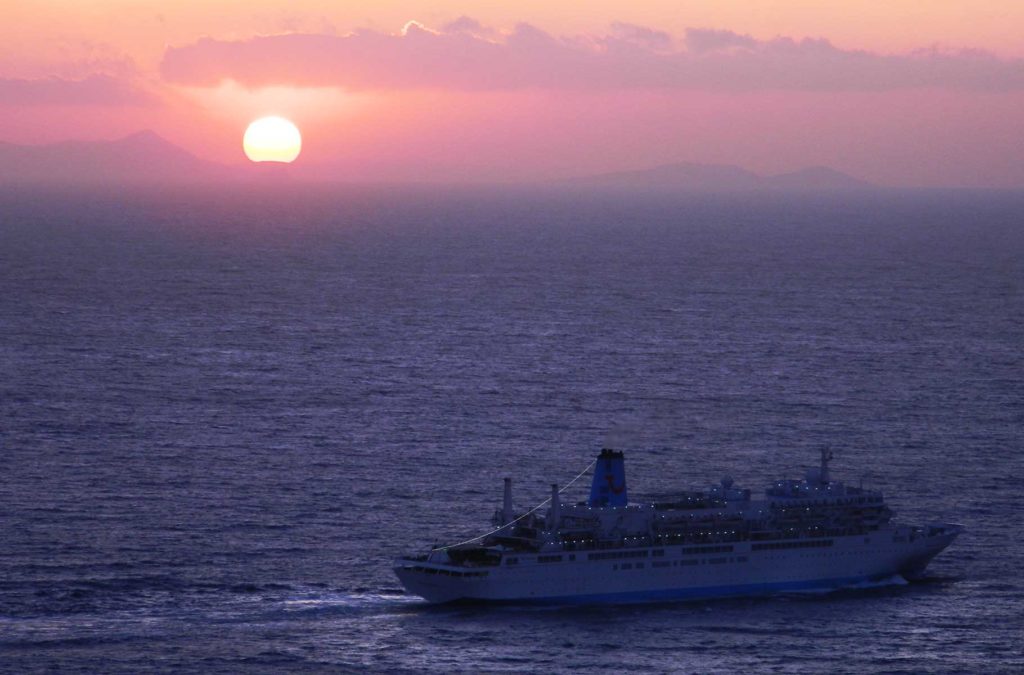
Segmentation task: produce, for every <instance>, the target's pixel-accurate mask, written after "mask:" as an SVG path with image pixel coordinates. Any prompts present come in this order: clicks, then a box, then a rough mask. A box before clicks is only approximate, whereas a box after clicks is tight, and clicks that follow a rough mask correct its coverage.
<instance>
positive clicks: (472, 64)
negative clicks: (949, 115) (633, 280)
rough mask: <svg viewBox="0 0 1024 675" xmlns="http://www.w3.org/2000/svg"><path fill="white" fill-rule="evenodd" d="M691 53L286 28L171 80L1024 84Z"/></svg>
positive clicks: (1020, 66)
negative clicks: (290, 30) (339, 33)
mask: <svg viewBox="0 0 1024 675" xmlns="http://www.w3.org/2000/svg"><path fill="white" fill-rule="evenodd" d="M684 44H685V48H676V47H675V45H674V42H673V40H672V38H671V36H669V35H668V34H666V33H664V32H662V31H657V30H654V29H650V28H644V27H641V26H633V25H630V24H622V23H619V24H615V25H613V26H612V30H611V32H610V33H609V34H608V35H601V36H582V37H574V38H561V37H555V36H553V35H551V34H549V33H546V32H544V31H542V30H540V29H538V28H536V27H534V26H531V25H529V24H519V25H518V26H516V27H515V29H514V30H513V31H512V32H510V33H505V34H499V33H497V32H495V31H492V30H490V29H487V28H485V27H483V26H481V25H480V24H479V23H478V22H476V21H474V20H473V19H470V18H467V17H462V18H459V19H457V20H456V21H454V22H452V23H451V24H449V25H447V26H445V27H444V28H443V29H441V30H439V31H434V30H430V29H427V28H425V27H423V26H421V25H420V24H417V23H410V24H408V25H407V26H406V28H405V30H403V31H402V33H401V34H390V33H381V32H376V31H367V30H364V31H358V32H355V33H351V34H349V35H343V36H333V35H315V34H290V35H273V36H264V37H253V38H250V39H247V40H239V41H228V40H213V39H208V38H207V39H203V40H200V41H198V42H196V43H194V44H191V45H186V46H182V47H172V48H169V49H168V50H167V51H166V52H165V54H164V58H163V62H162V63H161V74H162V75H163V77H164V78H165V79H167V80H168V81H171V82H175V83H179V84H187V85H194V86H215V85H217V84H219V83H220V82H221V81H223V80H227V79H230V80H235V81H237V82H239V83H241V84H243V85H245V86H249V87H262V86H269V85H275V84H285V85H295V86H337V87H343V88H346V89H352V90H375V89H376V90H381V89H415V88H442V89H456V90H469V91H472V90H514V89H524V88H549V89H562V90H573V89H575V90H609V89H707V90H742V91H750V90H802V91H876V90H893V89H909V88H923V87H933V88H951V89H969V90H985V91H1007V90H1021V89H1024V60H1021V59H1009V60H1008V59H998V58H996V57H994V56H992V55H990V54H987V53H984V52H978V51H960V52H941V51H936V50H931V51H922V52H914V53H911V54H902V55H887V54H877V53H873V52H868V51H860V50H847V49H840V48H838V47H836V46H834V45H833V44H832V43H830V42H829V41H827V40H821V39H805V40H793V39H791V38H785V37H780V38H775V39H772V40H757V39H755V38H753V37H751V36H749V35H741V34H738V33H734V32H731V31H724V30H704V29H691V30H689V31H687V34H686V39H685V42H684Z"/></svg>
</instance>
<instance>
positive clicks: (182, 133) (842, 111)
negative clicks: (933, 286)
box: [0, 0, 1024, 186]
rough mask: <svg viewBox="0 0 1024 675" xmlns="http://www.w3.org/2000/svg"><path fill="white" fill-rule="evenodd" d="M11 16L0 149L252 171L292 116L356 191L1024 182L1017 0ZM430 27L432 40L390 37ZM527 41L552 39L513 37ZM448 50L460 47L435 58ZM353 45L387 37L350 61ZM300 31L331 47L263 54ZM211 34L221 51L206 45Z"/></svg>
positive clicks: (101, 1)
mask: <svg viewBox="0 0 1024 675" xmlns="http://www.w3.org/2000/svg"><path fill="white" fill-rule="evenodd" d="M0 7H2V9H3V16H4V21H3V22H0V140H2V141H11V142H24V143H38V142H50V141H56V140H62V139H67V138H114V137H118V136H122V135H125V134H127V133H131V132H133V131H137V130H140V129H145V128H151V129H154V130H156V131H158V132H159V133H161V134H162V135H164V136H166V137H167V138H169V139H170V140H172V141H174V142H176V143H179V144H181V145H182V146H184V147H186V148H188V149H189V150H191V151H192V152H194V153H196V154H198V155H200V156H203V157H206V158H209V159H215V160H218V161H224V162H242V161H244V156H243V155H242V153H241V145H240V139H241V133H242V131H243V130H244V127H245V125H246V123H247V122H248V121H249V120H251V119H253V118H254V117H257V116H261V115H265V114H281V115H285V116H287V117H290V118H291V119H293V120H294V121H295V122H296V123H297V124H299V126H300V128H302V130H303V133H304V137H305V143H304V151H303V155H302V157H300V161H303V162H307V163H323V164H331V165H332V166H333V167H334V168H335V169H336V170H337V171H339V172H341V173H342V174H344V175H345V176H346V177H352V178H360V177H366V178H431V177H439V178H463V177H477V178H479V177H488V178H495V179H520V178H529V177H545V176H561V175H571V174H574V173H587V172H590V171H601V170H612V169H616V168H624V167H638V166H645V165H650V164H656V163H664V162H671V161H703V162H728V163H735V164H739V165H742V166H746V167H748V168H752V169H755V170H760V171H768V172H770V171H785V170H790V169H793V168H797V167H799V166H803V165H808V164H827V165H830V166H833V167H836V168H839V169H842V170H845V171H848V172H851V173H854V174H856V175H859V176H862V177H865V178H868V179H872V180H876V181H879V182H883V183H891V184H964V185H1002V186H1006V185H1012V186H1020V185H1024V159H1022V157H1024V153H1022V152H1021V151H1022V149H1024V141H1022V139H1024V122H1022V120H1024V67H1022V65H1021V64H1022V61H1021V60H1022V59H1024V40H1022V39H1021V27H1022V26H1024V2H1020V1H1019V0H975V1H973V2H968V1H965V0H928V1H927V2H924V1H922V0H888V1H887V2H884V3H883V2H878V1H877V0H844V1H841V2H836V1H828V0H816V1H812V0H772V1H763V0H762V1H758V0H688V1H686V2H682V1H680V0H671V1H669V0H645V2H640V3H638V2H621V1H613V0H603V1H602V0H590V1H587V2H577V1H565V2H558V3H553V2H550V0H547V1H544V2H541V1H538V0H518V1H517V2H480V1H477V2H473V3H466V2H455V1H451V0H413V1H406V2H393V1H391V0H377V1H376V2H373V3H365V2H361V3H347V2H339V1H338V0H291V1H289V2H280V1H279V0H247V1H242V0H178V1H177V2H166V1H163V2H161V1H157V0H89V1H88V2H84V1H82V0H18V1H17V2H12V1H11V0H0ZM466 15H468V16H470V17H472V18H473V19H474V20H476V21H477V22H478V23H479V27H478V28H472V29H471V31H470V32H472V35H473V37H470V36H468V34H466V35H463V34H462V33H461V32H459V31H461V29H459V31H456V30H455V29H446V28H444V27H445V26H446V24H449V23H450V22H452V21H454V20H456V19H458V18H459V17H461V16H466ZM413 20H415V21H417V22H419V23H421V24H423V25H424V26H425V27H426V30H424V32H422V38H420V37H417V35H412V36H407V37H409V38H410V39H408V40H405V41H396V40H388V39H387V38H388V37H393V36H397V35H399V34H400V33H401V31H402V27H403V26H404V25H405V24H406V23H407V22H409V21H413ZM524 22H525V23H528V24H531V25H532V26H533V27H535V29H531V30H530V31H527V30H517V29H516V26H517V25H518V24H521V23H524ZM617 24H632V25H633V26H632V27H629V26H627V27H625V28H623V27H622V26H618V27H617ZM636 27H642V28H643V29H645V30H646V29H650V30H649V31H646V32H643V31H640V30H639V29H637V28H636ZM688 29H714V30H717V31H722V33H720V34H719V33H714V34H713V33H708V34H707V35H706V36H705V35H704V34H695V33H690V34H688V33H687V30H688ZM433 30H437V31H441V32H442V33H443V35H441V36H439V37H438V39H435V40H431V38H432V37H433V33H431V32H430V31H433ZM352 31H364V32H365V35H366V36H368V37H366V38H365V39H362V40H358V41H356V40H345V39H344V38H345V36H347V35H348V34H350V33H351V32H352ZM623 31H625V33H624V32H623ZM291 33H302V34H307V35H308V36H312V37H311V39H310V40H308V41H306V42H303V41H301V40H297V41H292V42H286V41H272V40H271V41H264V42H260V41H253V38H256V37H258V36H279V35H284V34H291ZM627 33H628V35H627ZM666 34H667V35H666ZM316 36H321V37H324V38H327V39H324V40H320V39H319V38H317V39H313V38H315V37H316ZM204 37H208V38H213V39H214V40H215V41H216V42H211V43H199V44H197V41H199V40H200V39H201V38H204ZM698 38H700V39H703V40H704V41H703V42H698V41H697V40H698ZM778 38H792V42H787V41H779V40H778ZM805 38H812V39H825V40H827V41H828V43H829V45H828V46H826V47H823V46H822V45H821V44H819V43H817V42H801V41H802V40H804V39H805ZM413 39H416V40H419V42H415V43H414V41H413ZM709 41H710V42H709ZM723 41H724V42H723ZM435 43H436V44H435ZM549 43H550V44H549ZM705 44H709V45H710V47H700V45H705ZM698 47H699V48H700V49H701V50H704V51H701V52H700V54H699V56H700V58H699V59H698V58H696V56H695V54H696V53H697V50H698ZM463 49H465V50H466V51H465V57H464V58H463V52H462V51H460V50H463ZM929 49H932V50H937V51H936V52H934V53H933V56H927V55H925V56H921V54H920V53H919V52H918V51H917V50H929ZM169 50H170V51H169ZM474 50H475V51H474ZM962 50H975V52H968V53H964V52H963V51H962ZM978 52H984V54H979V53H978ZM321 54H323V56H322V57H321V56H320V55H321ZM936 54H937V55H936ZM922 59H930V60H927V61H923V60H922ZM289 60H291V61H289ZM421 61H422V63H423V68H417V64H418V63H420V62H421ZM289 63H291V65H288V64H289ZM296 64H298V65H296ZM307 64H308V68H307V67H306V65H307ZM817 64H820V67H819V65H817ZM935 72H938V73H939V74H938V75H933V73H935ZM268 73H271V74H268ZM766 73H767V75H766ZM50 78H59V81H56V82H54V81H51V80H50ZM211 78H212V79H211ZM235 79H237V80H240V81H242V82H243V84H238V83H236V82H234V81H233V80H235ZM303 79H304V80H305V81H304V82H302V86H295V85H296V83H297V82H300V81H301V80H303ZM4 99H6V100H4Z"/></svg>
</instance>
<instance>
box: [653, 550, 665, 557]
mask: <svg viewBox="0 0 1024 675" xmlns="http://www.w3.org/2000/svg"><path fill="white" fill-rule="evenodd" d="M663 555H665V549H663V548H656V549H654V550H653V551H651V557H653V558H657V557H659V556H663Z"/></svg>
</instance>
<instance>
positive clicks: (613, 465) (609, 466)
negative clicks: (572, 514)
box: [587, 448, 629, 506]
mask: <svg viewBox="0 0 1024 675" xmlns="http://www.w3.org/2000/svg"><path fill="white" fill-rule="evenodd" d="M587 503H588V505H589V506H626V505H627V504H628V503H629V499H628V498H627V497H626V462H625V460H624V459H623V458H622V453H621V452H616V451H615V450H609V449H608V448H605V449H604V450H602V451H601V454H600V455H598V456H597V465H596V466H595V467H594V480H593V482H592V483H591V484H590V501H589V502H587Z"/></svg>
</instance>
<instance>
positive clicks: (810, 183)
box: [0, 131, 874, 192]
mask: <svg viewBox="0 0 1024 675" xmlns="http://www.w3.org/2000/svg"><path fill="white" fill-rule="evenodd" d="M268 176H273V177H274V178H275V179H279V178H281V177H287V178H294V179H297V180H302V179H314V180H320V181H323V180H328V181H329V180H332V179H335V180H337V179H339V178H340V176H338V174H337V173H336V172H335V171H332V170H331V168H330V167H329V166H315V165H314V166H301V167H300V166H297V165H286V164H278V163H274V162H268V163H262V164H238V165H234V166H227V165H224V164H218V163H216V162H209V161H206V160H203V159H200V158H198V157H196V156H195V155H193V154H191V153H190V152H188V151H187V150H185V149H183V148H180V147H178V146H177V145H175V144H173V143H171V142H170V141H168V140H166V139H164V138H162V137H161V136H159V135H158V134H156V133H155V132H152V131H142V132H139V133H136V134H132V135H130V136H126V137H125V138H121V139H117V140H113V141H65V142H61V143H53V144H50V145H14V144H11V143H0V184H2V185H11V184H43V183H55V184H85V185H102V184H133V185H134V184H187V183H199V182H223V181H226V182H232V181H250V180H260V179H262V178H266V177H268ZM557 184H558V185H563V186H576V187H584V188H587V187H595V188H612V189H616V188H620V189H629V190H636V189H639V190H659V191H662V190H664V191H694V192H722V191H762V190H779V191H839V190H864V189H870V188H873V187H874V186H873V185H872V184H871V183H867V182H865V181H862V180H859V179H857V178H853V177H852V176H848V175H846V174H844V173H841V172H839V171H836V170H834V169H830V168H828V167H810V168H806V169H801V170H800V171H795V172H792V173H785V174H780V175H774V176H761V175H758V174H756V173H753V172H752V171H748V170H746V169H743V168H740V167H737V166H731V165H727V164H693V163H680V164H667V165H664V166H656V167H653V168H649V169H639V170H635V171H619V172H615V173H604V174H598V175H593V176H582V177H577V178H571V179H567V180H563V181H559V182H558V183H557Z"/></svg>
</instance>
